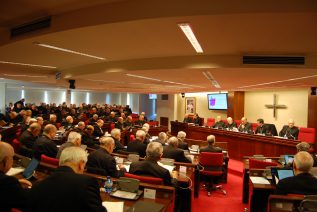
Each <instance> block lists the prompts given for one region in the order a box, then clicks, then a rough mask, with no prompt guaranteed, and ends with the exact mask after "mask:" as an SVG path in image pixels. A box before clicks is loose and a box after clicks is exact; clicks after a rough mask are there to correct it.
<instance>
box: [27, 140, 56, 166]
mask: <svg viewBox="0 0 317 212" xmlns="http://www.w3.org/2000/svg"><path fill="white" fill-rule="evenodd" d="M57 152H58V148H57V146H56V144H55V143H54V141H52V140H51V139H49V138H48V137H47V136H45V135H41V136H40V137H39V138H38V139H36V141H35V143H34V145H33V154H34V157H35V158H36V159H38V160H41V155H42V154H44V155H46V156H48V157H51V158H56V155H57Z"/></svg>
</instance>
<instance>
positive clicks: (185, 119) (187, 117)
mask: <svg viewBox="0 0 317 212" xmlns="http://www.w3.org/2000/svg"><path fill="white" fill-rule="evenodd" d="M183 122H184V123H192V122H193V120H192V119H191V118H190V117H189V115H188V114H185V116H184V120H183Z"/></svg>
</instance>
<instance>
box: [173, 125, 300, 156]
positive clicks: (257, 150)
mask: <svg viewBox="0 0 317 212" xmlns="http://www.w3.org/2000/svg"><path fill="white" fill-rule="evenodd" d="M180 130H182V131H185V132H186V134H187V136H186V137H187V138H189V139H195V140H206V138H207V136H208V135H215V136H216V142H227V143H228V152H229V154H230V158H233V159H237V160H242V159H243V156H245V155H259V154H261V155H266V156H270V157H279V156H280V155H285V154H296V144H298V143H299V142H300V141H298V140H296V141H294V140H288V139H283V138H276V137H269V136H262V135H252V134H245V133H240V132H232V131H226V130H218V129H212V128H208V127H199V126H191V125H188V124H186V123H182V122H175V121H171V133H172V135H177V132H178V131H180Z"/></svg>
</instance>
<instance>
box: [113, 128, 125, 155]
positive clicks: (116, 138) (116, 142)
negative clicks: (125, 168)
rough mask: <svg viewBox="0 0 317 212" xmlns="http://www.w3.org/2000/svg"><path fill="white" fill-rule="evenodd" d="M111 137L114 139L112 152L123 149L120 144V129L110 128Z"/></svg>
mask: <svg viewBox="0 0 317 212" xmlns="http://www.w3.org/2000/svg"><path fill="white" fill-rule="evenodd" d="M111 137H112V138H113V140H114V146H115V147H114V150H113V152H118V151H121V150H125V148H124V146H123V145H122V144H121V142H120V140H121V131H120V130H119V129H117V128H114V129H112V130H111Z"/></svg>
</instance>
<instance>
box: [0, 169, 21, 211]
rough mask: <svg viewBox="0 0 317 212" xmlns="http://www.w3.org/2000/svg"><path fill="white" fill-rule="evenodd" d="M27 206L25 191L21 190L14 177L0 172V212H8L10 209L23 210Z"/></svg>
mask: <svg viewBox="0 0 317 212" xmlns="http://www.w3.org/2000/svg"><path fill="white" fill-rule="evenodd" d="M26 204H27V191H25V190H23V189H22V187H21V185H20V183H19V181H18V180H17V179H16V178H15V177H11V176H7V175H5V174H4V173H3V172H1V171H0V211H1V212H10V211H11V208H17V209H20V210H24V209H25V207H26Z"/></svg>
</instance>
